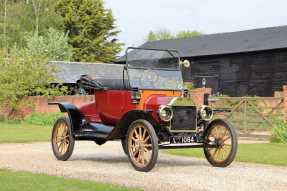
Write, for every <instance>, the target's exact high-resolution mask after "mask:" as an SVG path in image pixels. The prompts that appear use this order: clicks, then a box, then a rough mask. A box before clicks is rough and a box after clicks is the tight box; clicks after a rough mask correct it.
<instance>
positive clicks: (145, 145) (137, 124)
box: [127, 119, 158, 172]
mask: <svg viewBox="0 0 287 191" xmlns="http://www.w3.org/2000/svg"><path fill="white" fill-rule="evenodd" d="M127 149H128V150H127V151H128V156H129V159H130V162H131V164H132V165H133V167H134V168H135V169H136V170H138V171H143V172H148V171H150V170H151V169H152V168H153V167H154V165H155V164H156V162H157V157H158V138H157V135H156V133H155V130H154V128H153V126H152V125H151V124H150V123H149V122H148V121H146V120H142V119H139V120H136V121H134V122H133V123H132V124H131V125H130V127H129V131H128V136H127Z"/></svg>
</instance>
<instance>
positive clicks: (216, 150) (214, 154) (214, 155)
mask: <svg viewBox="0 0 287 191" xmlns="http://www.w3.org/2000/svg"><path fill="white" fill-rule="evenodd" d="M217 152H218V149H217V148H216V149H215V151H214V153H213V155H212V156H213V158H216V154H217Z"/></svg>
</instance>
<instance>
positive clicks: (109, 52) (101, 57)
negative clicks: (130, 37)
mask: <svg viewBox="0 0 287 191" xmlns="http://www.w3.org/2000/svg"><path fill="white" fill-rule="evenodd" d="M57 13H58V14H59V15H61V16H62V17H63V20H64V28H65V31H66V32H68V33H69V43H70V44H71V45H72V47H73V58H74V60H75V61H88V62H97V61H100V62H111V61H114V60H115V59H116V54H117V53H119V52H120V51H121V50H122V48H121V47H122V43H119V42H118V39H117V38H116V36H117V34H118V33H119V31H117V30H116V27H115V24H114V23H115V19H114V18H113V15H112V11H111V10H110V9H106V8H104V3H103V1H102V0H59V2H58V5H57Z"/></svg>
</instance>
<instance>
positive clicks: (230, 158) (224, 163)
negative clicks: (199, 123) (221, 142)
mask: <svg viewBox="0 0 287 191" xmlns="http://www.w3.org/2000/svg"><path fill="white" fill-rule="evenodd" d="M217 125H222V126H225V127H226V128H227V129H228V131H229V132H230V135H231V141H232V146H231V152H230V154H229V156H228V157H227V159H226V160H224V161H222V162H217V161H215V160H213V158H212V157H211V156H210V155H209V153H208V151H207V147H206V146H204V147H203V150H204V155H205V157H206V159H207V161H208V162H209V163H210V164H211V165H212V166H215V167H227V166H228V165H230V164H231V163H232V162H233V160H234V158H235V155H236V153H237V144H238V143H237V135H236V131H235V129H234V127H232V125H231V124H230V123H228V122H226V121H224V120H217V121H214V122H212V123H211V126H210V127H208V129H207V130H206V133H205V136H204V137H208V134H209V133H210V132H211V130H212V128H213V127H214V126H217Z"/></svg>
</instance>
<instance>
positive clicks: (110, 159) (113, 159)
mask: <svg viewBox="0 0 287 191" xmlns="http://www.w3.org/2000/svg"><path fill="white" fill-rule="evenodd" d="M77 160H81V161H90V162H103V163H108V164H119V163H129V159H128V157H127V156H120V157H119V156H93V157H91V156H89V157H85V156H75V157H73V158H71V159H70V161H77ZM157 164H158V165H159V166H161V167H171V166H210V165H209V164H208V163H207V162H205V161H199V160H192V159H190V160H186V159H184V160H182V159H180V158H178V159H177V158H175V159H174V158H173V159H170V158H167V159H165V158H164V157H161V158H160V159H158V161H157Z"/></svg>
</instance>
